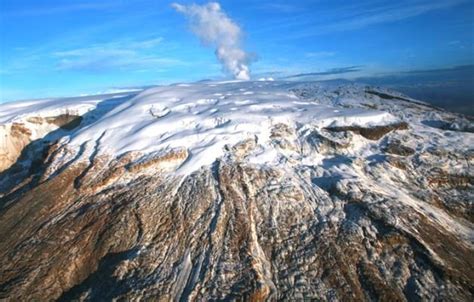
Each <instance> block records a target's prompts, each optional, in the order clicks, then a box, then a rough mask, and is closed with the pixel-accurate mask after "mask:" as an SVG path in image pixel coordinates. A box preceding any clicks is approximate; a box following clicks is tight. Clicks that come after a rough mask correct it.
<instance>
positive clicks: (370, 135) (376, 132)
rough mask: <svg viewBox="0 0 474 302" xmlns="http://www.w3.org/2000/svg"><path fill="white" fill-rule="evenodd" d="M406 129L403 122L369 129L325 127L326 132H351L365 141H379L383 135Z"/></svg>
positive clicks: (406, 126)
mask: <svg viewBox="0 0 474 302" xmlns="http://www.w3.org/2000/svg"><path fill="white" fill-rule="evenodd" d="M406 129H408V124H407V123H405V122H401V123H395V124H392V125H388V126H374V127H370V128H365V127H355V126H350V127H327V128H326V130H328V131H334V132H342V131H351V132H354V133H357V134H360V135H362V136H363V137H365V138H366V139H370V140H379V139H381V138H382V137H383V136H384V135H385V134H387V133H389V132H391V131H394V130H406Z"/></svg>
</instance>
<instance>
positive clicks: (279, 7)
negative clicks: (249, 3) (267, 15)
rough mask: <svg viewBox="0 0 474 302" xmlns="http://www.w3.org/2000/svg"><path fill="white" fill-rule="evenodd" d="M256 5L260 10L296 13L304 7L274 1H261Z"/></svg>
mask: <svg viewBox="0 0 474 302" xmlns="http://www.w3.org/2000/svg"><path fill="white" fill-rule="evenodd" d="M255 7H256V8H257V9H259V10H263V11H267V12H275V13H295V12H299V11H301V10H303V9H304V7H303V6H298V5H295V4H289V3H282V2H274V1H272V2H267V3H259V4H258V5H256V6H255Z"/></svg>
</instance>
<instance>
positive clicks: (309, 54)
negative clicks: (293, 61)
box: [304, 51, 336, 59]
mask: <svg viewBox="0 0 474 302" xmlns="http://www.w3.org/2000/svg"><path fill="white" fill-rule="evenodd" d="M304 55H305V57H307V58H316V59H320V58H328V57H333V56H335V55H336V53H335V52H333V51H313V52H307V53H305V54H304Z"/></svg>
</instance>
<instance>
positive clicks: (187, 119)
mask: <svg viewBox="0 0 474 302" xmlns="http://www.w3.org/2000/svg"><path fill="white" fill-rule="evenodd" d="M299 87H301V84H300V83H294V82H278V81H275V82H274V81H256V82H252V81H246V82H239V81H231V82H205V83H195V84H176V85H171V86H160V87H156V88H151V89H148V90H145V91H143V92H141V93H139V94H137V95H136V96H133V95H131V96H129V97H124V96H126V94H125V95H124V94H121V95H108V96H106V97H107V98H108V100H107V101H104V100H102V99H101V98H100V96H94V97H85V98H76V99H70V98H69V99H56V100H47V101H45V100H43V101H36V103H35V102H20V103H11V104H4V105H2V106H0V122H1V123H3V124H6V123H9V122H12V121H23V122H26V123H28V119H27V118H28V117H31V116H56V115H58V114H61V113H65V112H66V111H67V112H69V113H71V112H72V113H73V114H77V115H82V116H84V118H85V120H84V121H83V125H84V126H83V127H80V128H79V129H78V130H77V131H74V132H72V133H68V134H66V135H65V136H63V137H62V143H63V144H67V145H68V146H69V147H70V148H72V147H74V146H76V147H77V149H79V147H80V146H81V145H87V144H96V143H97V146H96V147H97V151H98V152H99V154H109V155H114V156H119V155H122V154H124V153H126V152H142V153H145V154H146V153H153V152H159V151H160V150H172V149H176V148H185V149H187V151H188V154H189V158H188V160H187V161H186V164H185V165H186V167H182V168H183V169H182V170H187V171H192V170H195V169H198V168H199V167H201V166H203V165H209V164H211V163H212V162H213V161H214V160H215V159H216V158H217V157H219V156H222V155H223V154H224V150H225V148H224V147H225V146H226V145H235V144H237V143H239V142H241V141H243V140H245V139H248V138H256V140H257V141H258V143H259V145H260V147H261V150H260V152H259V154H260V155H261V156H262V157H261V159H260V160H259V162H262V160H263V161H267V160H269V161H271V160H275V158H274V157H273V158H272V157H268V152H267V151H268V150H267V149H268V148H269V145H270V132H271V130H272V128H273V126H274V125H277V124H280V123H283V124H287V125H290V126H291V127H294V128H295V129H297V130H298V131H303V130H304V129H306V128H311V127H317V128H324V127H347V126H358V127H372V126H380V125H388V124H393V123H396V122H398V121H399V119H397V118H396V117H394V116H393V115H392V114H390V113H388V112H384V111H378V110H373V109H370V108H360V107H359V108H357V107H352V108H347V107H348V106H340V105H339V104H337V102H332V103H331V102H324V94H322V93H320V94H318V95H316V96H315V97H313V98H311V99H306V98H302V97H301V96H298V95H296V94H295V92H294V91H295V90H297V89H298V88H299ZM324 91H325V90H324ZM351 92H352V93H356V91H351ZM120 97H122V98H120ZM102 98H104V97H102ZM117 98H118V99H119V101H116V102H114V101H113V100H114V99H117ZM111 100H112V101H111ZM101 103H102V106H101ZM104 104H105V105H104ZM99 107H102V108H100V110H99ZM345 107H346V108H345ZM98 111H101V112H100V114H99V112H98ZM85 113H87V114H85ZM274 155H275V154H274ZM256 157H258V154H256ZM184 168H186V169H184Z"/></svg>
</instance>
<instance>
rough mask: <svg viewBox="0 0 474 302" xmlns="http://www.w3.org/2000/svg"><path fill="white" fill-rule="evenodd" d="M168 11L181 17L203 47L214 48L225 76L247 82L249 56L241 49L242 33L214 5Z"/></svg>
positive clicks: (183, 7)
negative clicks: (184, 18) (178, 13)
mask: <svg viewBox="0 0 474 302" xmlns="http://www.w3.org/2000/svg"><path fill="white" fill-rule="evenodd" d="M172 7H173V8H174V9H175V10H176V11H178V12H180V13H182V14H184V15H185V16H186V17H187V18H188V20H189V23H190V25H191V30H192V31H193V33H194V34H196V36H198V37H199V39H200V40H201V41H202V42H203V43H204V44H205V45H207V46H212V47H215V48H216V51H215V53H216V56H217V58H218V60H219V61H220V62H221V64H222V65H223V67H224V69H225V70H226V71H227V72H230V73H231V74H232V75H233V76H234V77H235V78H236V79H240V80H248V79H250V70H249V61H250V56H249V55H248V54H247V53H246V52H245V51H244V50H243V49H242V48H241V45H240V44H241V38H242V31H241V29H240V27H239V26H238V25H237V24H236V23H235V22H234V21H232V20H231V19H230V18H229V17H228V16H227V15H226V13H225V12H224V11H222V9H221V6H220V4H219V3H217V2H209V3H208V4H204V5H196V4H191V5H181V4H178V3H173V4H172Z"/></svg>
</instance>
